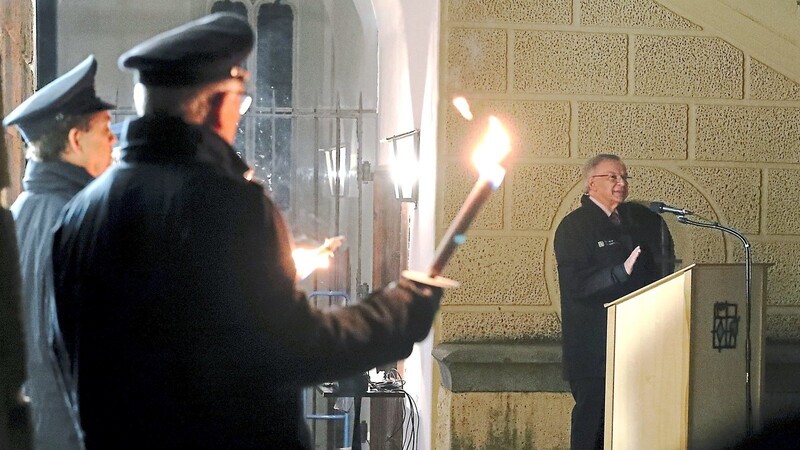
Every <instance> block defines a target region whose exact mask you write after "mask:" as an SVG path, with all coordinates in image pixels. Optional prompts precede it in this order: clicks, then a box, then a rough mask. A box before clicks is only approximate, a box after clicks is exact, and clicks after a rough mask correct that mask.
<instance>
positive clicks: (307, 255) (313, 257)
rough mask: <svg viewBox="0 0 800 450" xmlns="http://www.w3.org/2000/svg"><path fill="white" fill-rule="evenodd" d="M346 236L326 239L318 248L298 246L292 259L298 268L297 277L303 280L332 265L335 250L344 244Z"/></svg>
mask: <svg viewBox="0 0 800 450" xmlns="http://www.w3.org/2000/svg"><path fill="white" fill-rule="evenodd" d="M343 241H344V236H336V237H332V238H328V239H325V242H324V243H323V244H322V245H321V246H319V247H317V248H296V249H294V250H293V251H292V259H294V266H295V268H296V269H297V279H298V280H302V279H305V278H306V277H308V276H309V275H311V274H312V273H313V272H314V271H315V270H317V269H327V268H328V267H330V266H331V258H332V257H333V252H334V251H336V249H337V248H339V246H341V245H342V242H343Z"/></svg>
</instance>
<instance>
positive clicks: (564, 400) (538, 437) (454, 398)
mask: <svg viewBox="0 0 800 450" xmlns="http://www.w3.org/2000/svg"><path fill="white" fill-rule="evenodd" d="M574 404H575V402H574V401H573V400H572V397H571V396H570V395H569V394H566V393H550V392H536V393H527V392H525V393H516V392H502V393H500V392H498V393H495V392H491V393H485V392H469V393H453V392H450V391H448V390H446V389H441V390H440V391H439V399H438V404H437V408H438V417H439V420H438V421H437V423H438V426H439V430H438V431H437V442H438V443H437V448H449V449H534V448H536V449H546V448H548V449H558V448H568V447H569V426H564V424H569V421H570V411H571V410H572V406H573V405H574Z"/></svg>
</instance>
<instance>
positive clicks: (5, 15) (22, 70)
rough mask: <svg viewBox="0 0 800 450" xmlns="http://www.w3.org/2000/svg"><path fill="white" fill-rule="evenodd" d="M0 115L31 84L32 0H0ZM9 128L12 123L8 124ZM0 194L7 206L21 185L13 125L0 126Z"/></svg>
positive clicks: (22, 96) (20, 154)
mask: <svg viewBox="0 0 800 450" xmlns="http://www.w3.org/2000/svg"><path fill="white" fill-rule="evenodd" d="M0 5H2V6H1V7H0V115H1V116H2V117H5V116H6V115H7V114H8V113H10V112H11V111H12V110H13V109H14V108H15V107H16V106H17V105H19V104H20V103H21V102H22V100H24V99H25V98H27V97H28V96H29V95H30V94H31V93H32V92H33V89H34V87H35V79H36V78H35V75H34V72H33V58H34V47H35V44H34V38H33V36H34V35H33V26H34V16H33V0H0ZM12 128H13V127H12ZM0 153H2V154H1V155H0V170H3V173H0V186H6V185H9V187H8V188H7V189H5V190H3V191H2V195H0V204H3V205H5V206H8V205H9V204H10V203H11V201H13V199H15V198H16V197H17V195H19V192H20V191H21V189H22V186H21V182H22V171H23V168H24V161H25V158H24V148H23V142H22V138H21V137H20V136H19V134H18V133H17V131H16V129H4V130H3V139H2V140H1V141H0Z"/></svg>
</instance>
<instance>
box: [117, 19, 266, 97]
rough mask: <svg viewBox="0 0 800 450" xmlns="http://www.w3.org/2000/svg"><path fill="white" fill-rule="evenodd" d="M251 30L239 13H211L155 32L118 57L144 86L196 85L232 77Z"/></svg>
mask: <svg viewBox="0 0 800 450" xmlns="http://www.w3.org/2000/svg"><path fill="white" fill-rule="evenodd" d="M253 41H254V37H253V30H252V28H250V24H248V23H247V21H245V19H244V18H243V17H241V16H238V15H235V14H230V13H216V14H211V15H208V16H205V17H202V18H200V19H197V20H194V21H192V22H189V23H187V24H184V25H181V26H179V27H178V28H174V29H172V30H169V31H166V32H164V33H161V34H159V35H156V36H154V37H152V38H150V39H148V40H146V41H144V42H142V43H141V44H139V45H137V46H135V47H133V48H132V49H130V50H128V51H127V52H125V53H123V54H122V56H120V57H119V61H118V63H119V67H120V69H123V70H126V69H127V70H133V71H136V72H138V81H139V82H140V83H142V84H144V85H146V86H196V85H201V84H206V83H211V82H214V81H220V80H224V79H226V78H232V77H235V72H236V71H235V68H237V67H239V65H240V63H241V62H242V61H244V60H245V58H247V55H248V54H250V51H251V50H252V49H253Z"/></svg>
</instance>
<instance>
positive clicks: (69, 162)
mask: <svg viewBox="0 0 800 450" xmlns="http://www.w3.org/2000/svg"><path fill="white" fill-rule="evenodd" d="M96 72H97V62H96V61H95V58H94V56H89V57H88V58H86V59H85V60H84V61H83V62H81V63H80V64H78V65H77V66H75V67H74V68H73V69H72V70H70V71H69V72H67V73H66V74H64V75H62V76H60V77H58V78H57V79H55V80H54V81H52V82H51V83H49V84H48V85H46V86H45V87H43V88H41V89H40V90H39V91H37V92H36V93H34V94H33V95H32V96H31V97H29V98H28V99H27V100H25V101H24V102H23V103H22V104H21V105H19V106H18V107H17V108H16V109H14V110H13V111H12V112H11V113H10V114H9V115H8V116H6V117H5V119H4V120H3V125H4V126H6V127H9V126H16V127H17V129H18V130H19V131H20V134H21V135H22V136H23V138H24V139H25V141H26V142H27V144H28V151H27V157H28V164H27V167H26V168H25V177H24V179H23V181H22V183H23V188H24V192H23V193H22V194H20V196H19V197H18V198H17V200H16V201H15V202H14V204H13V205H11V212H12V213H13V215H14V221H15V223H16V231H17V240H18V242H19V256H20V268H21V271H22V290H23V298H24V302H23V308H22V309H23V317H24V318H25V332H26V336H27V339H26V346H27V357H28V364H27V369H28V380H27V381H26V384H25V391H26V393H27V395H28V396H29V397H30V399H31V410H32V424H33V427H32V428H33V432H34V442H35V445H36V448H37V449H39V450H45V449H53V450H64V449H67V450H68V449H76V448H80V446H81V443H80V432H79V428H77V426H76V424H75V423H74V420H73V418H74V417H73V416H74V414H72V408H71V407H69V405H68V402H66V401H65V397H64V394H65V391H64V389H63V385H62V384H61V382H62V381H63V380H61V379H60V377H58V376H56V374H57V373H58V372H57V371H56V370H55V361H54V359H53V358H52V355H53V354H52V353H51V348H52V345H53V342H54V340H55V339H56V338H55V337H54V333H53V329H52V328H51V322H52V319H53V317H54V316H53V314H52V311H53V310H52V308H53V299H52V297H53V280H52V264H51V262H52V261H51V255H52V228H53V225H54V224H55V223H56V219H57V218H58V216H59V214H60V213H61V209H62V208H63V207H64V205H65V204H66V203H67V201H69V200H70V199H71V198H72V197H73V196H74V195H75V194H77V193H78V191H80V190H81V189H83V188H84V187H85V186H86V185H87V184H89V182H90V181H92V180H93V179H94V177H96V176H98V175H100V174H101V173H103V171H105V170H106V168H107V167H108V166H109V164H110V163H111V147H112V145H113V144H114V141H115V138H114V136H113V135H112V134H111V131H110V130H109V122H110V119H111V117H110V115H109V113H108V110H109V109H112V108H113V107H114V106H113V105H111V104H109V103H106V102H104V101H103V100H101V99H99V98H98V97H97V95H96V94H95V87H94V78H95V73H96Z"/></svg>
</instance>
